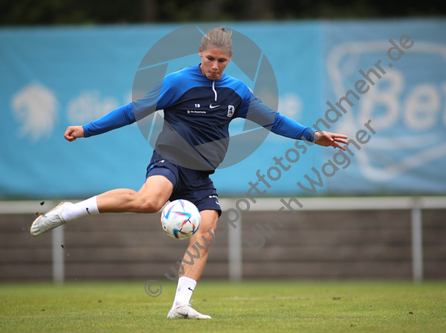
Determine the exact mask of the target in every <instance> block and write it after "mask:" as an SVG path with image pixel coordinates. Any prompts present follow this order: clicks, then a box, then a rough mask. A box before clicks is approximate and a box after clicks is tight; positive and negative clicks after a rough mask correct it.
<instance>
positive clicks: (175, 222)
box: [161, 199, 201, 239]
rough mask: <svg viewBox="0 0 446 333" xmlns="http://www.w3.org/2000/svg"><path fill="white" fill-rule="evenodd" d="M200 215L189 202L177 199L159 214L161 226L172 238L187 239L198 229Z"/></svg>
mask: <svg viewBox="0 0 446 333" xmlns="http://www.w3.org/2000/svg"><path fill="white" fill-rule="evenodd" d="M200 222H201V215H200V212H199V211H198V208H197V207H196V206H195V205H194V204H193V203H192V202H190V201H187V200H184V199H179V200H174V201H172V202H170V203H169V204H168V205H167V206H166V207H164V209H163V212H162V213H161V226H162V228H163V230H164V231H165V232H166V233H167V234H168V235H169V236H170V237H172V238H175V239H187V238H190V237H192V235H193V234H195V233H196V232H197V230H198V228H199V227H200Z"/></svg>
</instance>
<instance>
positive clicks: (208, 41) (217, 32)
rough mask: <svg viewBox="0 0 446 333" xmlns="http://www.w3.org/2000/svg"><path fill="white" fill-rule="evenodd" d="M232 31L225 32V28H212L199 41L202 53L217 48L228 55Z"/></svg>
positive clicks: (230, 49)
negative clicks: (223, 50)
mask: <svg viewBox="0 0 446 333" xmlns="http://www.w3.org/2000/svg"><path fill="white" fill-rule="evenodd" d="M231 35H232V31H229V32H226V28H225V27H219V28H214V29H212V30H209V32H208V33H207V34H206V35H204V36H203V38H202V39H201V47H202V49H203V51H206V50H210V49H213V48H215V47H218V48H219V49H225V50H228V52H229V54H231V52H232V40H231Z"/></svg>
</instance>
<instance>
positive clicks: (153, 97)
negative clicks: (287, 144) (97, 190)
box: [30, 27, 347, 319]
mask: <svg viewBox="0 0 446 333" xmlns="http://www.w3.org/2000/svg"><path fill="white" fill-rule="evenodd" d="M199 56H200V57H201V63H200V64H199V65H196V66H192V67H186V68H184V69H182V70H180V71H178V72H175V73H172V74H169V75H167V76H166V77H165V78H164V80H163V82H161V83H160V84H159V85H158V86H157V87H156V88H155V89H154V90H153V91H151V92H150V93H148V94H147V95H146V96H145V97H144V98H142V99H140V100H138V101H136V102H133V103H130V104H128V105H125V106H123V107H121V108H118V109H116V110H114V111H112V112H110V113H109V114H107V115H105V116H104V117H102V118H100V119H98V120H96V121H93V122H91V123H89V124H87V125H85V126H69V127H68V128H67V130H66V132H65V134H64V137H65V139H66V140H68V141H70V142H71V141H74V140H76V139H78V138H83V137H85V138H87V137H90V136H93V135H98V134H102V133H105V132H107V131H110V130H113V129H117V128H119V127H122V126H125V125H129V124H132V123H134V122H135V121H136V120H137V119H138V120H139V119H141V118H143V117H144V116H145V115H148V114H150V113H151V112H153V111H155V110H161V109H163V110H164V120H165V122H164V127H163V130H162V131H161V133H160V135H159V136H158V138H157V142H156V145H155V149H154V152H153V155H152V159H151V162H150V164H149V166H148V167H147V173H146V181H145V183H144V184H143V186H142V187H141V189H140V190H139V191H138V192H136V191H134V190H131V189H115V190H112V191H108V192H105V193H102V194H99V195H97V196H94V197H92V198H89V199H87V200H85V201H81V202H78V203H74V204H73V203H70V202H62V203H60V204H59V205H58V206H57V207H56V208H54V209H52V210H51V211H49V212H48V213H46V214H44V215H41V216H39V217H38V218H36V220H35V221H34V222H33V224H32V226H31V229H30V232H31V234H32V235H33V236H39V235H41V234H43V233H45V232H48V231H50V230H52V229H54V228H56V227H58V226H60V225H63V224H65V223H67V222H69V221H72V220H74V219H77V218H79V217H81V216H86V215H93V214H103V213H121V212H134V213H146V214H147V213H156V212H158V211H159V210H160V209H161V208H162V207H163V205H164V204H165V203H166V202H167V201H168V200H171V201H172V200H175V199H180V198H181V199H187V200H189V201H191V202H193V203H194V204H195V205H196V206H197V207H198V209H199V211H200V214H201V225H200V228H199V230H198V231H197V232H196V233H195V235H193V236H192V237H191V238H190V242H189V246H188V249H187V250H189V252H190V253H194V252H193V248H192V246H193V245H194V244H196V243H198V244H200V245H201V246H202V247H203V248H199V251H200V253H199V258H198V259H195V260H194V261H193V263H192V264H187V263H184V262H183V264H182V265H183V269H184V274H179V280H178V287H177V290H176V294H175V299H174V302H173V305H172V308H171V310H170V311H169V313H168V315H167V317H168V318H198V319H210V318H211V317H210V316H208V315H204V314H201V313H199V312H198V311H196V310H195V309H193V308H192V307H191V306H190V299H191V296H192V293H193V291H194V289H195V286H196V284H197V281H198V280H199V279H200V276H201V274H202V272H203V269H204V267H205V264H206V261H207V257H208V252H209V249H208V247H207V244H205V241H204V240H203V238H202V236H203V235H205V234H206V233H208V231H209V232H212V233H214V231H215V229H216V227H217V220H218V218H219V216H220V214H221V208H220V204H219V202H218V199H217V198H218V195H217V191H216V189H215V187H214V184H213V183H212V181H211V179H210V178H209V175H210V174H211V173H213V172H214V170H215V168H217V166H218V164H219V163H220V162H221V161H222V160H223V158H224V156H225V153H226V150H227V145H228V138H229V131H228V126H229V123H230V121H231V120H232V119H234V118H237V117H241V118H249V119H252V120H253V121H255V122H257V123H258V124H260V125H261V126H263V127H265V128H267V129H269V130H270V131H272V132H273V133H276V134H279V135H283V136H286V137H290V138H293V139H302V138H305V139H306V140H308V141H311V142H314V143H316V144H318V145H321V146H332V147H333V148H340V149H343V150H345V148H344V147H343V146H341V144H347V142H346V140H345V139H347V136H345V135H341V134H336V133H329V132H323V133H321V132H314V131H312V130H311V129H310V128H309V127H304V126H302V125H300V124H299V123H297V122H295V121H294V120H291V119H289V118H286V117H284V116H282V115H280V114H279V113H278V112H275V111H274V110H271V109H270V108H269V107H267V106H266V105H264V104H263V103H262V102H261V101H260V100H259V99H258V98H257V97H256V96H255V95H254V94H253V93H252V91H251V90H250V89H249V88H248V87H247V86H246V85H245V84H244V83H242V82H241V81H239V80H237V79H235V78H233V77H230V76H228V75H226V74H224V70H225V68H226V66H227V65H228V63H229V62H230V61H231V57H232V41H231V34H230V33H229V32H226V29H225V28H224V27H221V28H215V29H212V30H210V31H209V32H208V33H207V34H206V35H205V36H204V37H203V38H202V42H201V46H200V47H199ZM191 110H192V111H191ZM194 111H198V112H194ZM195 248H197V247H195ZM183 261H184V259H183Z"/></svg>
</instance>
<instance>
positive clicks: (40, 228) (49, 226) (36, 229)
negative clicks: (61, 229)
mask: <svg viewBox="0 0 446 333" xmlns="http://www.w3.org/2000/svg"><path fill="white" fill-rule="evenodd" d="M68 205H72V203H71V202H61V203H60V204H58V205H57V206H56V207H54V208H53V209H51V210H50V211H49V212H48V213H45V214H43V215H40V216H39V217H38V218H36V219H35V220H34V222H33V224H32V225H31V228H30V230H29V232H30V233H31V235H33V236H40V235H42V234H44V233H45V232H48V231H50V230H53V229H54V228H57V227H58V226H60V225H62V224H65V223H67V221H65V220H64V219H63V217H62V211H63V209H64V208H65V207H67V206H68Z"/></svg>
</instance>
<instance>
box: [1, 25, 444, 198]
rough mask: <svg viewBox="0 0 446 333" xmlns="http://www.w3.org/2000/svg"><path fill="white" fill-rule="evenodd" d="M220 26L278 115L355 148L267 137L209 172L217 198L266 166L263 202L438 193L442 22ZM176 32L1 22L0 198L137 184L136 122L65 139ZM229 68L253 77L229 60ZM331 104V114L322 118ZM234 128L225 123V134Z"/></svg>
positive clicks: (115, 97)
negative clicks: (263, 83)
mask: <svg viewBox="0 0 446 333" xmlns="http://www.w3.org/2000/svg"><path fill="white" fill-rule="evenodd" d="M227 26H228V28H232V29H234V30H235V31H238V32H239V33H241V34H243V35H245V36H246V37H248V38H249V39H251V40H252V41H253V42H254V43H255V44H257V45H258V47H259V49H260V50H261V55H262V56H264V58H262V59H266V60H262V61H268V62H269V63H270V64H271V67H272V69H273V71H274V74H275V77H276V80H277V87H278V94H279V96H278V97H279V107H278V110H279V112H280V113H281V114H283V115H286V116H288V117H290V118H293V119H295V120H297V121H298V122H300V123H302V124H304V125H307V126H312V125H317V126H319V127H320V129H321V130H327V126H330V128H329V129H328V130H329V131H333V132H341V133H346V134H348V135H349V137H350V139H353V140H355V143H351V144H350V151H347V152H346V153H344V154H340V153H338V154H337V155H335V153H336V151H334V150H333V149H328V148H323V147H319V146H309V145H307V144H306V143H303V142H301V141H299V142H298V143H299V144H300V146H299V147H296V145H295V142H294V140H291V139H287V138H283V137H280V136H277V135H274V134H270V135H269V136H268V137H267V139H266V140H265V142H263V144H262V145H261V146H260V147H259V148H258V149H257V150H256V151H255V152H254V153H253V154H251V155H250V156H249V157H247V158H246V159H244V160H243V161H242V162H240V163H237V164H235V165H232V166H229V167H226V168H221V169H218V170H217V171H216V173H215V174H213V175H212V179H213V181H214V183H215V186H216V188H217V190H218V192H219V194H220V195H226V196H228V195H230V196H245V193H246V192H247V191H249V190H250V188H251V185H250V182H251V183H255V182H257V181H258V179H259V175H262V174H264V175H265V177H266V178H265V179H266V180H268V181H269V182H270V186H269V187H267V186H264V187H263V188H261V187H260V186H259V189H261V190H266V191H267V194H266V195H268V196H276V195H279V196H285V195H321V194H323V195H337V194H342V195H351V194H365V195H376V194H391V195H392V194H439V193H445V192H446V174H445V173H444V172H443V171H442V170H443V169H444V166H446V156H445V153H444V152H445V142H446V140H445V139H446V131H445V124H446V113H445V112H446V111H445V110H446V107H445V104H446V103H445V95H446V83H445V82H443V81H444V78H445V77H446V75H445V74H446V64H445V59H446V51H445V50H446V37H445V35H444V34H441V33H438V32H439V31H446V22H445V21H422V20H411V21H395V22H394V21H379V22H377V21H371V22H333V23H332V22H330V23H320V22H303V23H299V22H288V23H275V22H270V23H268V22H267V23H265V22H262V23H238V24H228V25H227ZM181 27H182V26H181V25H144V26H106V27H67V28H33V29H28V28H23V29H22V28H14V29H0V45H1V46H2V47H1V48H0V73H1V75H0V110H1V111H0V142H1V148H0V175H1V176H0V198H2V199H10V198H30V199H37V198H83V197H85V196H89V195H94V194H97V193H101V192H103V191H107V190H110V189H114V188H120V187H124V188H132V189H135V190H138V189H139V187H140V186H141V185H142V184H143V182H144V180H145V168H146V166H147V164H148V163H149V161H150V157H151V154H152V150H153V148H152V147H151V146H150V144H149V142H148V141H146V140H145V138H144V137H143V135H142V134H141V132H140V130H139V128H138V125H137V124H133V125H130V126H127V127H124V128H120V129H117V130H115V131H113V132H109V133H106V134H102V135H99V136H95V137H91V138H88V139H79V140H76V141H75V142H71V143H70V142H67V141H66V140H64V138H63V133H64V132H65V129H66V127H67V126H70V125H84V124H86V123H88V122H90V121H93V120H96V119H98V118H99V117H101V116H103V115H105V114H107V113H108V112H110V111H111V110H113V109H115V108H117V107H119V106H122V105H124V104H127V103H129V102H131V100H132V85H133V80H134V78H135V74H136V73H137V71H138V66H139V64H140V62H141V60H142V59H143V58H144V55H145V54H146V53H147V51H149V49H151V48H152V47H153V46H154V45H155V44H156V43H157V42H158V41H159V40H160V39H162V38H163V37H164V36H166V35H167V34H169V33H171V32H172V31H174V30H176V29H178V28H181ZM404 36H406V37H404ZM390 39H391V40H392V41H393V43H395V44H392V42H389V40H390ZM412 42H413V43H412ZM199 44H200V41H199V40H197V44H196V50H197V53H196V54H190V55H188V56H184V57H181V58H179V59H175V61H173V60H172V59H166V61H167V62H168V67H169V68H168V71H169V72H171V71H173V70H176V69H179V68H181V67H184V66H190V65H196V64H198V63H199V62H200V58H199V56H198V45H199ZM391 47H394V49H393V50H392V51H391V52H390V56H389V55H388V53H389V52H388V51H389V49H390V48H391ZM236 52H237V50H236V49H235V50H234V54H236ZM241 53H242V55H243V52H241ZM170 60H172V61H170ZM379 61H380V62H379ZM259 64H260V61H259ZM255 68H256V67H254V69H255ZM361 70H362V73H364V74H362V73H361V72H360V71H361ZM375 72H376V74H375ZM226 73H227V74H229V75H233V76H235V77H237V78H240V79H242V80H243V81H244V82H245V83H247V84H248V86H250V87H254V85H255V80H256V78H255V77H254V78H253V77H249V76H246V75H243V72H241V71H240V68H239V67H238V66H237V65H235V64H234V63H230V64H229V65H228V67H227V69H226ZM367 73H368V74H367ZM378 76H379V78H378ZM361 80H362V81H364V84H363V83H362V82H359V83H358V81H361ZM370 81H373V84H372V83H371V82H370ZM361 85H362V86H361ZM349 91H351V92H350V93H348V92H349ZM327 102H329V103H331V104H332V105H333V106H334V108H335V110H333V111H331V112H327V111H328V110H329V109H330V106H328V104H327ZM336 103H339V105H340V106H337V104H336ZM342 108H344V110H343V109H342ZM327 117H328V118H327ZM319 119H321V121H318V120H319ZM324 121H325V124H326V125H327V126H326V125H324ZM364 124H368V126H366V125H364ZM243 126H244V124H243V121H241V120H235V121H233V122H232V124H231V129H230V130H231V133H232V134H234V133H238V132H240V131H241V130H242V129H243ZM355 144H356V145H355ZM358 147H359V148H360V149H359V148H358ZM334 155H335V156H334ZM278 160H280V161H281V162H280V163H279V162H277V161H278Z"/></svg>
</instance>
